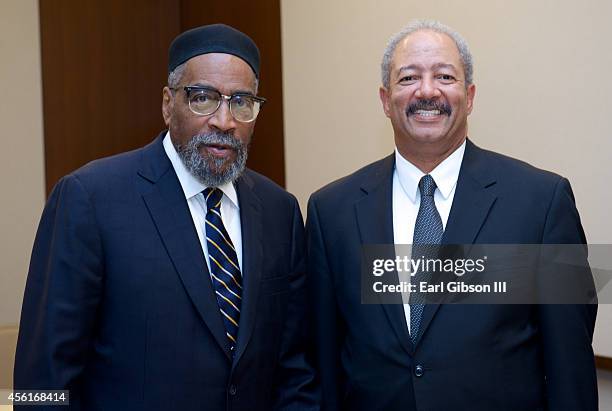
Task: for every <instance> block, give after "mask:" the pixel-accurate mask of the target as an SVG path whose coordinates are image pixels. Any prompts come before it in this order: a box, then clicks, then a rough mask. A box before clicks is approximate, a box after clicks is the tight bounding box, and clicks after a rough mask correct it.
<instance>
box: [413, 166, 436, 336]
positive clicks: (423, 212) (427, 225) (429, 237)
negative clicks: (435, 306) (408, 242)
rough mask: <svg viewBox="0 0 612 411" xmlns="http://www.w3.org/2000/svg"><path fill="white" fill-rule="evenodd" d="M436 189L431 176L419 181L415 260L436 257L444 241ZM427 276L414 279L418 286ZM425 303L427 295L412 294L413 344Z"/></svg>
mask: <svg viewBox="0 0 612 411" xmlns="http://www.w3.org/2000/svg"><path fill="white" fill-rule="evenodd" d="M436 187H437V186H436V182H435V181H434V179H433V178H432V177H431V176H430V175H429V174H427V175H424V176H423V177H422V178H421V181H419V190H420V191H421V204H420V206H419V213H418V214H417V218H416V222H415V224H414V237H413V240H412V258H413V259H417V258H420V257H421V256H423V257H425V258H433V257H435V255H436V254H437V253H436V250H437V245H438V244H440V242H441V241H442V234H443V232H444V228H443V226H442V218H440V213H438V209H437V208H436V203H435V202H434V192H435V191H436ZM427 274H428V273H421V272H419V273H417V274H416V275H415V276H414V277H413V280H414V281H415V282H416V283H417V284H418V282H419V281H425V280H427V278H428V277H429V276H428V275H427ZM417 290H418V286H417ZM424 303H425V295H424V294H423V293H419V292H415V293H410V299H409V304H410V338H411V339H412V343H413V344H415V343H416V341H417V336H418V335H419V327H420V325H421V317H422V316H423V308H424Z"/></svg>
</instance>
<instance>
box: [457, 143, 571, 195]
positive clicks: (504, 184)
mask: <svg viewBox="0 0 612 411" xmlns="http://www.w3.org/2000/svg"><path fill="white" fill-rule="evenodd" d="M464 167H465V168H466V170H468V171H469V172H471V173H472V174H473V175H480V176H483V175H487V176H492V177H494V178H495V179H496V181H497V184H499V185H500V187H501V188H502V189H506V190H511V191H513V192H514V193H520V192H533V193H537V192H540V193H542V192H550V191H554V190H555V189H556V187H557V186H559V185H560V184H567V179H565V178H564V177H562V176H561V175H559V174H557V173H554V172H552V171H548V170H544V169H541V168H538V167H535V166H533V165H532V164H529V163H527V162H525V161H522V160H519V159H516V158H513V157H510V156H507V155H503V154H500V153H496V152H494V151H490V150H485V149H482V148H479V147H477V146H475V145H474V144H473V143H470V145H469V149H468V150H466V153H465V157H464Z"/></svg>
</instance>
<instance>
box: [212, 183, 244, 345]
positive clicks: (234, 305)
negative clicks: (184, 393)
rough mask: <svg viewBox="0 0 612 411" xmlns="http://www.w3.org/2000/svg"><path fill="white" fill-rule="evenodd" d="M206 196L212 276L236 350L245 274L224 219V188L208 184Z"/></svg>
mask: <svg viewBox="0 0 612 411" xmlns="http://www.w3.org/2000/svg"><path fill="white" fill-rule="evenodd" d="M203 193H204V198H206V206H207V208H208V211H207V212H206V245H207V247H208V259H209V260H210V276H211V278H212V283H213V286H214V289H215V295H216V297H217V304H219V311H221V316H222V318H223V323H224V324H225V334H226V335H227V338H228V339H229V342H230V347H231V349H232V351H233V349H234V347H235V346H236V340H237V337H238V323H239V321H240V305H241V302H242V276H241V275H240V267H239V266H238V257H237V255H236V249H235V248H234V245H233V244H232V240H231V238H230V236H229V235H228V234H227V231H226V230H225V226H224V225H223V221H222V220H221V198H222V197H223V191H221V190H219V189H218V188H215V187H209V188H207V189H205V190H204V191H203Z"/></svg>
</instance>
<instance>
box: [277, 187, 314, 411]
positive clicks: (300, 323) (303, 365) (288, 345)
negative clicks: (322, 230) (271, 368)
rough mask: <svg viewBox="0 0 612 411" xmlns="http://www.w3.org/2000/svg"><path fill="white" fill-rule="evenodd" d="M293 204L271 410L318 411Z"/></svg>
mask: <svg viewBox="0 0 612 411" xmlns="http://www.w3.org/2000/svg"><path fill="white" fill-rule="evenodd" d="M292 200H293V218H292V220H293V224H292V246H291V256H290V260H291V267H292V268H291V278H290V292H291V296H290V298H289V306H288V307H287V321H286V326H285V329H284V331H283V340H282V345H281V352H280V372H279V374H278V384H277V385H278V389H277V395H276V399H275V406H274V410H277V411H278V410H284V411H289V410H295V411H298V410H300V411H301V410H304V411H306V410H308V411H317V410H319V392H318V387H317V386H316V382H315V376H314V369H313V367H312V365H311V362H310V351H309V350H310V338H311V335H310V327H308V326H307V324H308V320H307V316H308V312H309V311H310V306H311V305H312V301H311V300H309V299H308V296H307V293H306V267H305V263H306V261H305V251H306V250H305V241H304V222H303V220H302V214H301V212H300V209H299V206H298V203H297V200H295V198H293V199H292Z"/></svg>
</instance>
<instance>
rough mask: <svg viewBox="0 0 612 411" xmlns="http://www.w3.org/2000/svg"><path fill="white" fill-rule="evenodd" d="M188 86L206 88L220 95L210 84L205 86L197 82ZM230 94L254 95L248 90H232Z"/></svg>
mask: <svg viewBox="0 0 612 411" xmlns="http://www.w3.org/2000/svg"><path fill="white" fill-rule="evenodd" d="M190 86H192V87H202V88H206V89H209V90H214V91H216V92H218V93H221V92H220V91H219V90H217V88H215V87H213V86H211V85H210V84H207V83H202V82H197V83H194V84H190ZM231 94H249V95H251V96H254V95H255V94H254V93H253V92H252V91H250V90H234V91H232V93H231Z"/></svg>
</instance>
